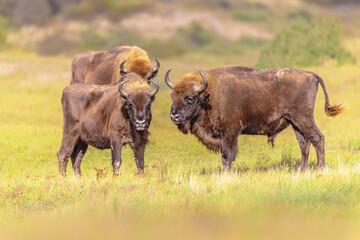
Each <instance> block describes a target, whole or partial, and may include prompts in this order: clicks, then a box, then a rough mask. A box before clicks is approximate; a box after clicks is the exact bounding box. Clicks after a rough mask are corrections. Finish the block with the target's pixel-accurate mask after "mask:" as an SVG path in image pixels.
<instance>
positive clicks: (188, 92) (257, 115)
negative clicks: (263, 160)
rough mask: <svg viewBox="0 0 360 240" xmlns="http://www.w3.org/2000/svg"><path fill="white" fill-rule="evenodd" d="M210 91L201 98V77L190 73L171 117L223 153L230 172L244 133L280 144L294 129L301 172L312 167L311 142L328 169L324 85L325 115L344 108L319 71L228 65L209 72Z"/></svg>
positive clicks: (185, 130)
mask: <svg viewBox="0 0 360 240" xmlns="http://www.w3.org/2000/svg"><path fill="white" fill-rule="evenodd" d="M203 74H204V75H205V77H206V78H207V81H208V87H207V89H206V90H205V91H204V92H202V93H200V94H198V93H197V92H196V91H195V89H196V88H197V86H199V85H200V84H202V82H203V80H202V78H201V76H200V74H199V73H198V72H197V73H193V74H186V75H185V76H184V77H182V78H181V79H180V81H178V82H177V83H176V84H175V85H174V88H173V91H172V93H171V95H172V99H173V103H172V107H171V112H170V116H171V118H172V120H173V121H174V122H175V123H176V124H177V126H178V128H179V130H181V131H182V132H183V133H185V134H186V133H188V132H190V133H192V134H194V135H195V136H196V137H197V138H198V139H199V140H200V141H201V142H202V143H203V144H205V146H206V147H207V148H209V149H211V150H214V151H221V153H222V162H223V165H224V168H225V169H230V168H231V163H232V161H234V160H235V157H236V155H237V149H238V146H237V137H238V135H239V134H250V135H267V136H268V142H269V143H271V144H272V145H274V141H275V137H276V135H277V134H278V133H279V132H281V131H282V130H284V129H285V128H286V127H288V126H289V125H292V127H293V128H294V131H295V134H296V137H297V140H298V141H299V145H300V148H301V151H302V158H301V169H302V170H304V169H305V168H306V165H307V161H308V155H309V147H310V143H311V144H313V145H314V147H315V149H316V152H317V155H318V165H319V167H323V166H324V165H325V150H324V139H325V137H324V135H322V133H321V132H320V131H319V129H318V128H317V126H316V124H315V121H314V116H313V112H314V103H315V98H316V94H317V87H318V84H319V83H320V84H321V86H322V88H323V91H324V94H325V106H326V108H325V112H326V113H327V114H328V115H329V116H334V115H336V114H339V113H340V112H341V111H342V110H343V109H344V107H342V106H341V105H334V106H331V105H330V99H329V96H328V93H327V89H326V86H325V83H324V82H323V80H322V79H321V78H320V77H319V76H318V75H317V74H315V73H312V72H308V71H303V70H299V69H294V68H286V69H264V70H260V69H255V68H249V67H242V66H225V67H219V68H214V69H209V70H207V71H203Z"/></svg>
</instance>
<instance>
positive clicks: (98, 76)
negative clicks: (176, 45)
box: [70, 46, 160, 85]
mask: <svg viewBox="0 0 360 240" xmlns="http://www.w3.org/2000/svg"><path fill="white" fill-rule="evenodd" d="M154 60H155V61H156V66H155V67H153V66H151V63H150V60H149V57H148V55H147V53H146V52H145V51H144V50H143V49H141V48H139V47H136V46H134V47H128V46H122V47H117V48H114V49H113V50H111V51H108V52H95V51H87V52H83V53H79V54H77V55H75V57H74V59H73V61H72V65H71V72H72V79H71V81H70V84H72V83H93V84H97V85H104V84H111V83H116V82H118V81H119V79H120V78H121V75H123V74H126V73H130V72H134V73H137V74H138V75H140V76H141V77H142V78H143V79H144V80H150V79H152V78H154V77H155V76H156V74H157V72H158V70H159V67H160V63H159V61H158V60H156V58H154Z"/></svg>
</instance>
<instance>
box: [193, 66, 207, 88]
mask: <svg viewBox="0 0 360 240" xmlns="http://www.w3.org/2000/svg"><path fill="white" fill-rule="evenodd" d="M199 72H200V75H201V77H202V79H203V84H202V85H201V86H200V87H198V88H196V89H195V91H197V92H198V93H202V92H203V91H205V89H206V88H207V86H208V81H207V80H206V77H205V76H204V74H203V73H202V72H201V71H199Z"/></svg>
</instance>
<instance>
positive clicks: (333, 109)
mask: <svg viewBox="0 0 360 240" xmlns="http://www.w3.org/2000/svg"><path fill="white" fill-rule="evenodd" d="M345 109H346V106H345V105H343V104H337V105H332V106H331V105H327V106H325V113H326V115H328V116H329V117H335V116H336V115H338V114H340V113H342V112H343V111H344V110H345Z"/></svg>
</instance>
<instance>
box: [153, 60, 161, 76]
mask: <svg viewBox="0 0 360 240" xmlns="http://www.w3.org/2000/svg"><path fill="white" fill-rule="evenodd" d="M154 60H155V62H156V66H155V67H153V72H154V73H157V72H158V71H159V68H160V62H159V61H158V60H157V59H156V58H154Z"/></svg>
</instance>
